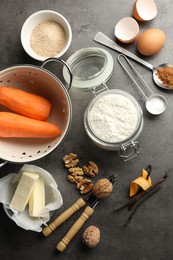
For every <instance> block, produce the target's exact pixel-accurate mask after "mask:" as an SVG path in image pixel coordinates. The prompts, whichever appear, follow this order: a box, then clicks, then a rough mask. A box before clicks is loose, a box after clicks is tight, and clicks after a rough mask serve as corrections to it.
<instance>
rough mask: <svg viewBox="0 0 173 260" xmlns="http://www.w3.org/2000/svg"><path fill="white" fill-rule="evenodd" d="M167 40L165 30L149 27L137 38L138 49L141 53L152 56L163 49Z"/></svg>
mask: <svg viewBox="0 0 173 260" xmlns="http://www.w3.org/2000/svg"><path fill="white" fill-rule="evenodd" d="M165 40H166V37H165V34H164V32H162V31H161V30H159V29H149V30H146V31H144V32H143V33H141V35H140V36H139V38H138V40H137V49H138V51H139V52H140V53H141V54H143V55H145V56H151V55H154V54H156V53H158V52H159V51H160V50H161V48H162V47H163V46H164V43H165Z"/></svg>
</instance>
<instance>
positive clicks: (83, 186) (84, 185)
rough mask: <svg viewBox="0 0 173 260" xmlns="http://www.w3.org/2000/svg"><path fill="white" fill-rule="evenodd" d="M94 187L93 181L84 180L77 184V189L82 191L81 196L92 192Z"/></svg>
mask: <svg viewBox="0 0 173 260" xmlns="http://www.w3.org/2000/svg"><path fill="white" fill-rule="evenodd" d="M93 187H94V184H93V183H92V181H91V180H88V179H83V180H81V181H80V182H78V183H77V189H79V190H80V193H81V194H86V193H88V192H90V191H91V190H92V189H93Z"/></svg>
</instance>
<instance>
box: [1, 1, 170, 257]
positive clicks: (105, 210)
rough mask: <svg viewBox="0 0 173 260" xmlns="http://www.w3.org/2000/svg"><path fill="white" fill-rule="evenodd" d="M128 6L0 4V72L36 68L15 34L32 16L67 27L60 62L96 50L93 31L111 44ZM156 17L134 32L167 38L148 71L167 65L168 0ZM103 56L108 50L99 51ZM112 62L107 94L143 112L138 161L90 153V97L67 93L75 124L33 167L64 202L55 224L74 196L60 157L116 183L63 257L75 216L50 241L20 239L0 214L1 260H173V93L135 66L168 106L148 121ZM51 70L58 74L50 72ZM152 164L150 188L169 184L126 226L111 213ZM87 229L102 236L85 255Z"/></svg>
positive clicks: (121, 216)
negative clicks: (61, 245) (121, 93)
mask: <svg viewBox="0 0 173 260" xmlns="http://www.w3.org/2000/svg"><path fill="white" fill-rule="evenodd" d="M133 2H134V1H127V0H117V1H113V0H107V1H103V0H92V1H80V0H73V1H70V0H59V1H58V0H49V1H45V0H38V1H33V0H29V1H26V0H14V1H10V0H6V1H5V0H1V2H0V32H1V41H0V57H1V59H0V69H1V70H2V69H4V68H7V67H10V66H12V65H15V64H36V65H38V66H40V65H41V63H40V62H38V61H35V60H32V59H31V58H30V57H29V56H28V55H27V54H26V53H25V52H24V50H23V49H22V46H21V43H20V30H21V27H22V24H23V23H24V21H25V19H26V18H27V17H28V16H29V15H31V14H32V13H34V12H36V11H39V10H42V9H51V10H54V11H57V12H59V13H61V14H62V15H64V16H65V17H66V18H67V19H68V21H69V23H70V24H71V27H72V33H73V40H72V44H71V46H70V48H69V50H68V51H67V53H66V54H65V55H64V56H63V57H62V58H63V59H64V60H66V59H67V58H68V57H69V56H70V55H71V54H73V53H74V52H75V51H76V50H78V49H81V48H85V47H92V46H98V47H101V46H100V45H99V44H97V43H96V42H94V41H93V37H94V36H95V34H96V33H97V31H102V32H103V33H105V34H106V35H107V36H109V37H110V38H112V39H113V38H114V37H113V32H114V26H115V24H116V23H117V22H118V21H119V20H120V19H121V18H123V17H125V16H131V15H132V5H133ZM156 2H157V7H158V15H157V17H156V18H155V19H154V20H153V21H150V22H146V23H140V24H139V25H140V32H142V31H143V30H145V29H149V28H160V29H161V30H163V31H164V32H165V34H166V43H165V45H164V48H163V49H162V50H161V51H160V52H159V53H158V54H157V55H155V56H153V57H148V58H146V57H144V59H145V60H147V61H148V62H150V63H151V64H153V65H158V64H161V63H165V62H170V63H173V58H172V52H173V37H172V33H173V27H172V9H173V2H172V1H170V0H166V1H161V0H157V1H156ZM124 47H126V48H127V49H128V50H130V51H131V52H133V53H135V54H137V55H139V54H138V53H137V51H136V44H135V42H134V43H132V44H129V45H125V46H124ZM103 48H106V47H103ZM108 51H109V52H110V53H111V54H112V56H113V59H114V73H113V75H112V78H111V79H110V80H109V82H108V83H107V85H108V86H109V88H110V89H113V88H118V89H122V90H125V91H127V92H129V93H130V94H132V95H133V96H134V97H135V98H136V99H137V100H138V101H139V103H140V104H141V107H142V109H143V112H144V128H143V131H142V133H141V135H140V137H139V138H138V141H139V143H140V154H139V156H138V157H136V158H134V159H132V160H130V161H127V162H124V161H123V160H122V159H120V157H119V156H118V154H117V153H116V152H110V151H105V150H102V149H100V148H98V147H96V146H95V145H94V144H93V143H92V142H91V141H90V140H89V138H88V137H87V135H86V133H85V130H84V126H83V116H84V111H85V109H86V107H87V105H88V103H89V101H90V100H91V98H92V97H93V95H92V93H91V92H90V91H89V92H82V91H79V90H77V89H74V88H72V89H71V90H70V93H69V94H70V97H71V100H72V106H73V117H72V125H71V128H70V131H69V133H68V135H67V137H66V139H65V140H64V142H63V143H62V144H61V145H60V146H59V147H57V148H56V149H55V150H54V151H53V152H52V153H51V154H49V155H48V156H46V157H45V158H42V159H40V160H37V161H35V162H31V164H35V165H37V166H40V167H42V168H44V169H46V170H47V171H49V172H50V173H51V174H52V175H53V177H54V178H55V180H56V182H57V183H58V187H59V190H60V192H61V194H62V196H63V201H64V204H63V206H62V207H61V208H60V209H59V210H57V211H56V212H55V216H58V214H60V213H61V212H62V211H63V210H64V209H66V208H67V207H68V206H70V204H71V203H72V202H74V201H75V200H76V199H77V198H78V197H79V196H80V195H79V191H78V190H77V189H76V188H75V186H74V185H73V184H71V183H70V182H68V181H67V171H66V169H65V168H64V165H63V162H62V158H63V156H64V155H65V154H68V153H70V152H74V153H77V154H78V157H79V158H80V162H81V163H82V164H85V163H87V162H88V161H89V160H93V161H95V162H97V164H98V166H99V169H100V173H99V176H98V177H97V178H96V179H94V180H93V181H94V182H95V181H96V180H97V179H98V178H102V177H105V176H106V177H107V176H109V175H111V174H114V173H115V172H116V173H117V174H118V179H117V182H116V184H115V189H114V191H113V193H112V194H111V196H110V197H109V198H108V199H107V200H104V201H102V202H101V203H100V204H99V205H98V206H97V207H96V209H95V212H94V214H93V215H92V217H91V218H90V219H89V220H88V222H87V223H85V225H84V226H83V227H82V229H81V230H80V231H79V233H78V234H77V235H76V236H75V238H74V239H73V241H72V242H71V243H70V245H69V246H68V248H67V250H66V251H65V252H63V253H59V252H58V251H57V250H56V244H57V243H58V242H59V241H60V239H61V238H62V237H63V236H64V235H65V233H66V232H67V230H68V229H69V227H70V226H71V225H72V223H73V222H74V221H75V220H76V218H77V217H78V216H79V214H80V212H78V213H77V214H76V215H75V216H72V217H71V218H70V219H69V220H68V221H66V222H65V223H64V224H62V225H61V226H60V227H59V228H58V229H57V230H56V231H55V232H54V233H53V234H52V235H51V236H50V237H48V238H45V237H43V235H42V234H40V233H37V232H32V231H26V230H23V229H21V228H19V227H18V226H17V225H16V224H15V223H14V222H12V221H11V220H10V219H9V218H8V217H7V216H6V214H5V213H4V210H3V207H2V205H1V206H0V226H1V228H0V259H4V260H8V259H16V260H23V259H25V260H27V259H33V260H37V259H42V260H47V259H69V258H71V259H90V260H92V259H99V260H102V259H104V260H106V259H116V260H126V259H128V260H149V259H152V260H153V259H159V260H169V259H173V247H172V236H173V221H172V219H173V217H172V215H173V207H172V196H173V176H172V154H173V138H172V126H173V123H172V115H173V114H172V111H173V102H172V95H173V93H172V92H169V91H163V90H161V89H159V88H158V87H157V86H156V85H155V84H154V83H153V81H152V73H151V72H150V71H148V70H147V69H146V68H144V67H142V66H141V65H138V64H136V63H135V62H132V63H133V64H134V65H135V67H136V68H137V69H138V71H139V72H140V73H141V75H142V76H143V78H144V79H145V80H146V81H147V83H148V84H149V85H150V86H151V88H152V90H153V91H154V92H156V93H160V94H163V95H164V97H165V98H166V99H167V101H168V106H167V110H166V111H165V113H163V114H162V115H160V116H151V115H149V114H148V113H147V112H146V110H145V107H144V101H143V99H142V97H141V95H140V93H139V92H138V91H137V90H136V88H135V86H134V85H133V84H132V82H131V81H130V80H129V78H128V76H127V75H125V74H124V72H123V69H122V68H121V67H120V65H119V64H118V62H117V56H118V53H116V52H114V51H112V50H108ZM52 67H53V68H52V70H53V71H54V72H55V74H56V73H57V68H56V65H55V66H54V65H52ZM149 164H151V165H152V167H153V170H152V175H151V176H152V180H153V183H155V182H156V181H157V180H158V179H159V178H160V177H162V176H163V175H164V174H165V172H167V173H168V178H167V179H166V181H165V182H164V183H163V184H162V185H161V189H160V190H159V191H158V192H157V193H156V194H154V195H153V196H152V197H150V198H149V199H148V200H147V201H145V202H144V203H143V204H142V205H141V206H140V207H139V208H138V210H137V212H136V214H135V215H134V216H133V218H132V219H131V221H130V223H129V225H127V226H126V227H125V226H124V224H125V223H126V221H127V219H128V217H129V214H130V213H129V211H128V210H127V209H123V210H121V211H119V212H116V213H114V212H113V210H114V209H115V208H116V207H118V206H119V205H121V204H123V203H125V202H126V201H127V200H128V192H129V184H130V182H131V181H132V180H134V179H135V178H136V177H138V176H139V175H140V173H141V170H142V168H145V167H146V166H147V165H149ZM21 166H22V165H21V164H13V163H7V164H6V165H5V166H3V167H2V168H1V170H0V171H1V177H3V176H6V175H7V174H8V173H11V172H18V170H19V169H20V168H21ZM89 225H96V226H98V227H99V228H100V230H101V241H100V244H99V245H98V246H97V247H96V248H95V249H88V248H86V247H85V246H84V245H83V244H82V240H81V235H82V232H83V231H84V229H85V228H86V227H87V226H89Z"/></svg>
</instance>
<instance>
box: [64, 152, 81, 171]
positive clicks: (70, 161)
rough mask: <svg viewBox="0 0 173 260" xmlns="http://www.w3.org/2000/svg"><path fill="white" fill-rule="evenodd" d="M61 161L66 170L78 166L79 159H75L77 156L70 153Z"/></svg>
mask: <svg viewBox="0 0 173 260" xmlns="http://www.w3.org/2000/svg"><path fill="white" fill-rule="evenodd" d="M63 161H64V163H65V167H66V168H71V167H75V166H76V165H77V164H78V162H79V159H78V158H77V154H75V153H70V154H67V155H65V156H64V157H63Z"/></svg>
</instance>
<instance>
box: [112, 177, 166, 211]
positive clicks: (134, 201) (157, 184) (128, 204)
mask: <svg viewBox="0 0 173 260" xmlns="http://www.w3.org/2000/svg"><path fill="white" fill-rule="evenodd" d="M167 176H168V175H167V173H165V175H164V176H163V177H162V178H160V179H159V180H158V181H157V182H156V183H155V184H154V185H152V186H151V187H150V188H148V189H147V190H146V191H142V192H141V193H139V194H137V195H136V196H134V197H133V198H132V199H131V200H130V201H128V202H127V203H125V204H124V205H123V206H120V207H118V208H117V209H115V210H114V211H113V212H116V211H119V210H120V209H123V208H126V207H130V206H131V205H133V204H134V203H136V202H137V201H138V200H139V199H140V198H142V197H143V196H145V195H146V194H148V193H150V192H151V191H152V190H153V189H155V187H157V186H159V185H160V184H161V183H162V182H163V181H164V180H165V179H166V177H167Z"/></svg>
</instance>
